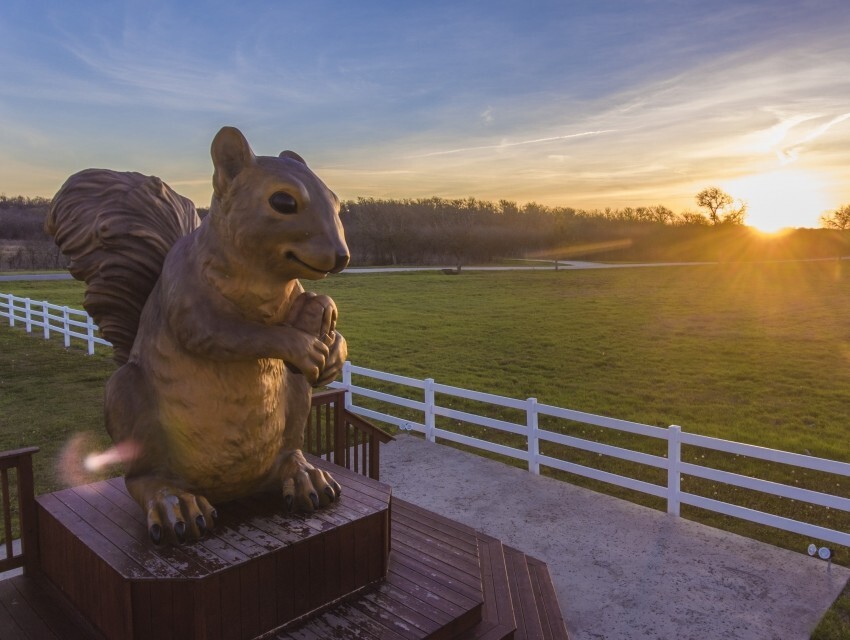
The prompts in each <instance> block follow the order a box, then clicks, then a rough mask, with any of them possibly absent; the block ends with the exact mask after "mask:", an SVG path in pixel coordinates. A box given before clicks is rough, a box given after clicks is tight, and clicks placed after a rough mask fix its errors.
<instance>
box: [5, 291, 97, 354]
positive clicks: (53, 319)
mask: <svg viewBox="0 0 850 640" xmlns="http://www.w3.org/2000/svg"><path fill="white" fill-rule="evenodd" d="M0 318H8V319H9V326H10V327H14V326H17V325H19V324H20V325H21V326H23V327H24V328H26V330H27V332H28V333H31V332H32V330H33V327H41V329H42V331H43V332H44V339H45V340H49V339H50V337H51V336H52V335H54V334H56V335H61V336H62V337H63V338H64V339H65V348H68V347H70V346H71V339H72V338H76V339H78V340H84V341H85V342H86V345H87V347H88V354H89V355H92V354H94V345H96V344H102V345H106V346H108V347H109V346H112V345H111V344H110V343H109V342H107V341H106V340H104V339H103V338H101V337H100V336H98V335H95V334H96V333H97V331H98V328H97V325H96V324H95V323H94V320H92V318H91V316H89V314H87V313H86V312H85V311H80V310H79V309H72V308H71V307H60V306H59V305H55V304H51V303H49V302H44V301H39V300H31V299H30V298H19V297H18V296H15V295H12V294H11V293H0Z"/></svg>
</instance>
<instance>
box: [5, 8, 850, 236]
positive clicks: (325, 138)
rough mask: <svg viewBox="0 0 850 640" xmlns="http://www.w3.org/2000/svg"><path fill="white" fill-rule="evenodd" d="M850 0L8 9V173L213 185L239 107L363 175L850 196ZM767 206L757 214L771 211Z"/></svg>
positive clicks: (349, 172)
mask: <svg viewBox="0 0 850 640" xmlns="http://www.w3.org/2000/svg"><path fill="white" fill-rule="evenodd" d="M848 33H850V2H846V1H845V0H835V1H832V0H824V1H821V2H814V1H806V0H801V1H796V2H788V1H785V0H776V1H773V2H766V1H765V2H745V1H737V2H725V1H711V0H702V1H684V0H682V1H675V0H633V1H623V2H606V1H604V0H597V1H594V2H571V1H566V0H562V1H560V2H534V1H533V0H526V1H525V2H498V1H486V2H485V1H474V2H463V1H460V0H456V1H454V2H442V1H432V2H428V3H413V2H393V3H390V2H370V1H360V2H331V1H318V2H309V3H308V2H300V3H294V2H252V1H246V2H240V3H235V2H232V1H231V2H192V1H184V2H157V1H150V2H133V1H129V2H128V1H121V0H113V1H110V2H86V1H75V2H68V1H67V0H64V1H60V2H42V1H39V0H25V1H19V0H5V2H4V4H3V7H2V8H0V62H2V64H0V122H2V128H0V191H2V192H4V193H6V194H7V195H12V194H18V193H22V194H25V195H45V196H50V195H52V194H53V193H54V192H55V191H56V190H57V189H58V188H59V186H60V185H61V184H62V182H63V181H64V179H65V178H66V177H67V176H68V175H70V174H71V173H73V172H75V171H77V170H80V169H83V168H87V167H93V166H96V167H108V168H114V169H124V170H136V171H141V172H143V173H151V174H155V175H159V176H160V177H162V178H163V179H164V180H165V181H166V182H168V183H169V184H171V185H172V186H173V187H174V188H175V189H177V190H178V191H179V192H181V193H183V194H184V195H187V196H189V197H191V198H192V199H193V200H195V201H196V202H197V203H198V204H199V205H206V204H207V203H208V201H209V197H210V194H211V186H210V176H211V172H212V169H211V164H210V160H209V143H210V141H211V140H212V137H213V136H214V135H215V132H216V131H217V130H218V129H219V128H220V127H221V126H223V125H234V126H237V127H239V128H240V129H242V131H243V132H244V133H245V134H246V136H247V137H248V140H249V141H250V142H251V144H252V146H253V148H254V150H255V152H257V153H262V154H277V153H278V152H279V151H280V150H282V149H283V148H290V149H294V150H295V151H297V152H299V153H300V154H301V155H302V156H304V157H305V158H306V159H307V161H308V162H309V164H310V165H311V166H312V167H313V168H314V170H316V172H317V173H319V174H320V175H321V176H322V177H323V178H324V179H325V181H326V182H327V183H328V184H329V185H330V186H331V188H333V189H334V190H335V191H336V192H337V193H338V194H339V195H340V196H341V197H342V198H354V197H357V196H376V197H423V196H432V195H438V196H443V197H467V196H474V197H479V198H485V199H492V200H496V199H501V198H506V199H512V200H517V201H520V202H527V201H537V202H541V203H545V204H550V205H566V206H574V207H583V208H603V207H607V206H610V207H622V206H641V205H649V204H665V205H667V206H669V207H671V208H673V209H675V210H681V209H684V208H691V209H694V208H696V205H695V202H694V194H695V193H696V192H697V191H699V190H700V189H701V188H703V187H704V186H708V185H718V186H721V187H723V188H725V189H727V191H729V192H730V193H731V194H732V195H733V196H735V197H738V198H741V199H744V200H747V201H748V202H749V203H750V206H751V220H750V222H751V223H753V224H758V225H759V226H765V227H767V226H770V224H769V223H770V222H771V220H769V219H768V220H767V221H766V222H765V221H762V218H767V217H769V216H772V217H773V220H772V222H776V223H777V224H775V225H773V226H779V224H778V223H782V224H795V225H806V226H814V225H816V221H817V216H818V215H819V214H820V213H821V211H822V210H824V209H828V208H835V207H837V206H839V205H841V204H845V203H848V204H850V38H848V36H847V34H848ZM753 218H755V219H754V220H753Z"/></svg>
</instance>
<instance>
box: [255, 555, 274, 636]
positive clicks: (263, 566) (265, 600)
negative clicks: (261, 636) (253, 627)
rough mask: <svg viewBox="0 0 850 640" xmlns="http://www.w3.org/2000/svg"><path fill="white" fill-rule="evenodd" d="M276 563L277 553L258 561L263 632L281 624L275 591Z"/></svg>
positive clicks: (259, 617)
mask: <svg viewBox="0 0 850 640" xmlns="http://www.w3.org/2000/svg"><path fill="white" fill-rule="evenodd" d="M276 565H277V563H276V561H275V554H269V555H267V556H265V557H263V558H262V559H261V560H260V561H258V562H257V585H258V589H257V614H258V624H259V626H260V632H261V633H262V632H266V631H270V630H271V629H274V628H275V627H277V626H279V623H278V621H277V598H276V595H275V592H274V584H275V572H276V568H277V566H276Z"/></svg>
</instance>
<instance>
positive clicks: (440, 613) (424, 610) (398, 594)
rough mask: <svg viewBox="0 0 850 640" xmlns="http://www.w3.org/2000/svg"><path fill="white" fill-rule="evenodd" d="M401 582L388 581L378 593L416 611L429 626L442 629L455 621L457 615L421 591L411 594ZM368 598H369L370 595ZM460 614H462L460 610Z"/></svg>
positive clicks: (379, 586)
mask: <svg viewBox="0 0 850 640" xmlns="http://www.w3.org/2000/svg"><path fill="white" fill-rule="evenodd" d="M400 582H402V581H400V580H395V581H392V580H386V581H384V582H382V583H380V584H379V585H378V586H377V587H376V591H375V592H376V593H379V594H381V595H382V596H385V597H386V598H387V599H391V600H393V601H396V602H398V603H400V604H402V605H404V606H405V607H407V608H408V609H410V610H411V611H416V612H417V613H418V614H420V615H421V616H423V617H426V618H428V619H429V620H430V623H431V624H430V625H429V626H436V627H437V628H440V627H442V626H444V625H447V624H449V623H451V622H452V620H454V619H455V617H456V615H452V614H449V613H447V612H446V611H445V608H444V607H442V606H439V605H438V604H437V603H436V602H432V601H431V600H430V599H429V598H428V596H427V594H426V593H425V592H423V591H421V590H418V591H417V590H412V591H414V592H415V593H411V590H410V589H408V588H407V586H408V585H406V584H403V583H402V584H399V583H400ZM417 594H418V595H424V596H425V597H424V598H419V597H418V595H417ZM366 597H369V596H368V595H367V596H366ZM458 613H461V611H460V609H459V608H458Z"/></svg>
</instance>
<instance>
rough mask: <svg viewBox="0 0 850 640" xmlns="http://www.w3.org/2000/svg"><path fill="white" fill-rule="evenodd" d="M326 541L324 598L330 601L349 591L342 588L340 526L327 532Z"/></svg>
mask: <svg viewBox="0 0 850 640" xmlns="http://www.w3.org/2000/svg"><path fill="white" fill-rule="evenodd" d="M324 542H325V545H324V554H325V557H324V564H325V571H324V575H325V579H324V581H323V593H322V598H323V599H324V601H325V602H330V601H331V600H336V599H337V598H340V597H342V596H344V595H346V594H347V593H348V592H347V591H343V589H342V588H341V585H342V580H341V576H340V572H341V570H342V560H341V557H340V555H341V554H340V545H341V536H340V528H339V527H336V528H334V529H333V530H331V531H328V532H327V533H325V534H324Z"/></svg>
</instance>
